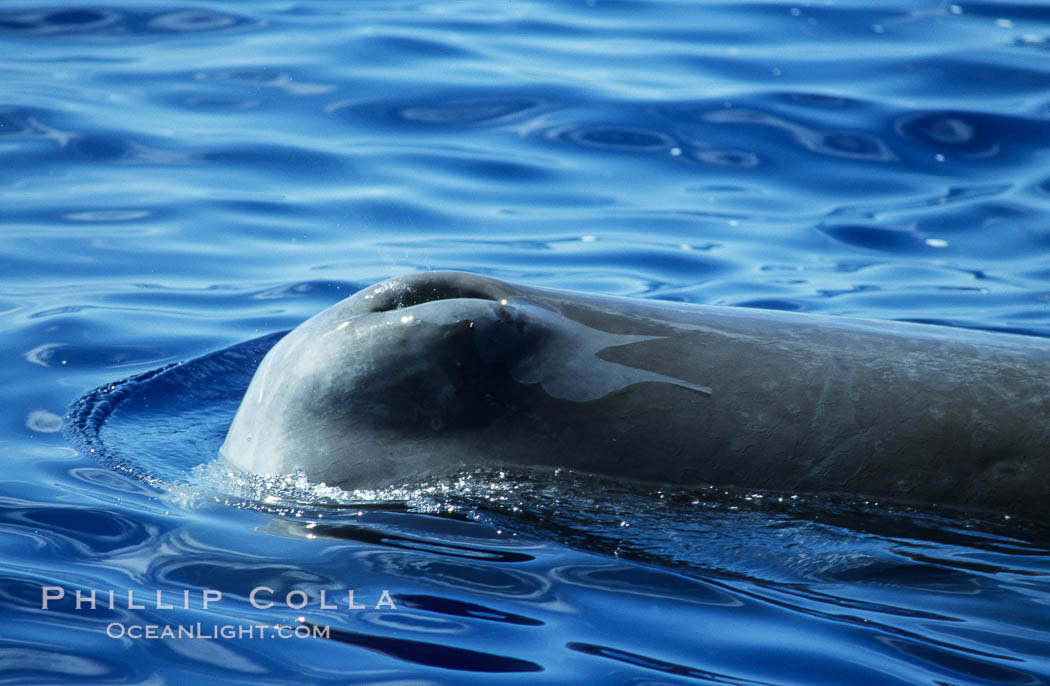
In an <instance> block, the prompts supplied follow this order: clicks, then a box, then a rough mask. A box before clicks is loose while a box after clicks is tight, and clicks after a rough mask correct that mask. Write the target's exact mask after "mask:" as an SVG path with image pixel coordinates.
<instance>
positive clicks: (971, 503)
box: [220, 272, 1050, 521]
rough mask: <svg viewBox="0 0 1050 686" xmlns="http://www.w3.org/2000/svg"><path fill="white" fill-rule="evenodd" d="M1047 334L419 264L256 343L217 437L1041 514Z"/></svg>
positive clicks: (432, 467)
mask: <svg viewBox="0 0 1050 686" xmlns="http://www.w3.org/2000/svg"><path fill="white" fill-rule="evenodd" d="M1048 418H1050V342H1048V341H1046V340H1044V339H1041V338H1035V337H1028V336H1020V335H1011V334H997V333H986V332H979V331H972V330H965V329H956V328H948V327H938V326H929V325H922V324H908V323H899V322H889V321H872V320H863V319H850V318H846V317H830V316H820V315H811V314H799V313H788V312H779V311H762V310H753V309H741V308H727V307H715V306H702V305H685V304H680V303H667V302H658V301H648V300H637V299H628V298H616V297H606V296H596V295H587V294H581V293H573V292H567V291H559V290H551V289H545V288H533V287H526V286H519V285H514V284H510V283H505V282H503V281H498V280H496V279H491V278H487V277H483V276H477V275H473V274H466V273H458V272H425V273H417V274H412V275H410V276H405V277H401V278H395V279H391V280H389V281H385V282H382V283H380V284H378V285H376V286H372V287H370V288H366V289H365V290H363V291H360V292H358V293H357V294H355V295H353V296H352V297H350V298H347V299H346V300H344V301H342V302H340V303H337V304H336V305H334V306H332V307H330V308H328V309H327V310H325V311H323V312H321V313H320V314H318V315H316V316H315V317H313V318H311V319H310V320H308V321H306V322H305V323H303V324H301V325H300V326H299V327H297V328H296V329H294V330H293V331H292V332H291V333H289V334H288V335H287V336H285V337H284V338H282V339H281V340H280V341H279V342H278V343H277V344H276V345H275V346H274V347H273V348H272V349H271V350H270V351H269V353H268V354H267V355H266V356H265V358H264V359H263V361H262V363H261V364H260V366H259V368H258V370H257V371H256V373H255V376H254V378H253V379H252V382H251V385H250V386H249V388H248V390H247V392H246V393H245V396H244V399H243V400H242V402H241V405H240V408H239V409H238V411H237V415H236V417H235V418H234V420H233V424H232V425H231V427H230V429H229V433H228V435H227V436H226V441H225V443H224V444H223V446H222V448H221V451H220V452H221V454H222V455H223V457H224V458H225V459H226V460H227V461H228V462H230V463H232V464H233V465H234V466H236V467H239V468H241V469H243V470H246V471H250V472H255V473H259V474H282V473H288V472H292V471H294V470H295V469H297V468H301V469H303V470H305V473H306V475H307V476H308V477H309V478H310V479H311V480H312V481H315V482H325V483H328V484H330V485H339V486H342V487H344V488H372V487H378V486H383V485H391V484H398V483H400V482H403V481H405V480H408V479H413V478H418V477H425V476H431V475H437V474H440V473H443V472H451V471H452V470H455V469H458V468H461V467H464V466H467V467H470V466H490V465H498V464H511V465H515V464H516V465H531V466H553V467H564V468H569V469H573V470H577V471H581V472H593V473H598V474H603V475H610V476H615V477H624V478H630V479H636V480H645V481H656V482H665V483H672V484H678V485H684V484H698V485H699V484H714V485H720V486H730V485H732V486H738V487H743V488H748V489H767V490H774V491H788V492H795V493H798V492H810V493H814V492H825V493H826V492H835V493H848V494H857V495H864V496H873V497H879V498H890V499H896V500H898V501H904V502H921V503H936V504H946V505H952V506H957V507H964V508H970V509H976V510H991V511H997V512H1003V513H1012V514H1019V515H1023V516H1027V517H1032V518H1038V519H1042V520H1044V521H1045V520H1046V518H1047V515H1048V514H1050V502H1048V501H1050V422H1048Z"/></svg>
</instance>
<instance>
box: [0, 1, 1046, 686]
mask: <svg viewBox="0 0 1050 686" xmlns="http://www.w3.org/2000/svg"><path fill="white" fill-rule="evenodd" d="M1048 65H1050V7H1047V6H1046V5H1042V4H1040V3H1034V2H959V3H957V4H951V3H937V2H911V3H907V4H893V3H875V2H871V1H870V0H868V1H867V2H861V1H857V0H846V1H843V0H822V1H821V2H805V3H802V2H685V1H673V0H668V1H662V2H661V1H659V0H652V1H649V2H641V1H635V0H578V1H576V0H550V1H548V2H540V1H530V0H514V1H513V2H503V3H477V2H466V1H455V0H439V1H434V2H428V1H415V2H408V1H405V2H400V1H397V0H389V1H385V2H372V1H368V0H362V1H357V2H336V1H334V0H305V1H304V2H273V1H269V2H267V1H259V2H234V1H231V2H196V1H192V2H191V1H183V0H173V1H172V2H169V3H164V4H161V5H158V4H156V3H151V2H128V1H121V0H117V1H116V2H113V3H109V4H106V5H87V4H75V3H60V2H55V3H50V4H48V3H23V2H19V1H18V0H13V1H12V2H8V3H5V4H4V5H3V6H0V77H2V79H0V84H2V85H0V355H2V364H0V379H2V383H0V403H2V407H3V408H4V411H3V413H0V464H2V465H3V470H2V475H0V683H4V684H32V685H42V684H67V683H91V684H151V685H152V684H186V683H216V684H286V683H289V682H296V683H340V684H342V683H353V684H366V683H367V684H390V685H393V684H398V685H408V684H449V683H472V684H476V683H482V682H483V683H505V684H518V683H548V684H583V683H596V684H633V685H636V686H641V685H643V684H686V683H714V684H740V685H743V684H747V685H755V684H777V685H787V684H807V685H811V684H931V685H933V684H938V685H947V684H952V685H955V684H1046V683H1050V533H1048V529H1047V527H1046V526H1044V523H1040V522H1027V523H1026V522H1018V521H1016V520H1013V519H1009V518H1007V517H1005V516H1004V517H996V516H988V517H984V518H980V519H975V518H971V517H965V516H962V515H959V514H955V513H952V512H948V511H943V510H936V509H931V510H914V509H907V508H902V507H899V506H892V505H888V504H885V503H875V502H864V501H849V500H841V499H840V500H833V499H828V498H821V497H817V496H813V495H811V494H787V495H785V494H764V493H751V492H743V491H735V490H723V489H714V488H711V489H692V490H688V489H671V488H660V487H657V486H653V485H639V484H635V485H632V484H624V483H613V482H606V481H603V480H601V479H596V478H591V477H584V476H581V475H575V474H572V473H571V472H564V471H559V472H556V473H545V472H539V471H537V472H526V471H522V472H516V473H513V474H510V473H505V472H491V471H490V472H484V471H467V472H464V473H463V474H462V475H460V476H458V477H457V478H454V479H451V480H445V481H436V482H433V483H423V484H404V485H398V486H397V487H394V488H390V489H387V490H383V491H374V492H357V493H345V492H340V491H336V490H335V489H328V488H321V487H318V486H317V485H313V484H310V483H308V482H307V481H306V480H305V479H303V478H302V476H301V475H289V476H285V477H274V478H269V479H264V478H259V479H247V478H243V477H235V476H232V475H230V474H228V473H226V471H225V470H224V469H223V468H222V466H221V465H219V464H217V463H216V462H215V455H216V450H217V448H218V445H219V444H220V443H221V441H222V437H223V435H224V432H225V429H226V427H227V425H228V423H229V421H230V419H232V415H233V411H234V410H235V408H236V405H237V402H238V400H239V397H240V393H241V392H243V389H244V387H245V386H246V385H247V381H248V379H249V378H250V377H251V373H252V370H253V368H254V365H255V364H256V362H257V360H258V358H259V355H261V354H262V353H263V352H264V351H265V349H266V348H267V347H268V346H269V345H271V344H272V343H273V342H274V340H276V338H275V336H279V335H280V332H283V331H286V330H288V329H291V328H292V327H294V326H295V325H296V324H298V323H299V322H301V321H303V320H304V319H306V318H307V317H309V316H311V315H312V314H314V313H316V312H318V311H319V310H321V309H323V308H324V307H326V306H328V305H330V304H332V303H334V302H336V301H338V300H340V299H342V298H344V297H346V296H348V295H350V294H351V293H353V292H355V291H356V290H358V289H359V288H362V287H364V286H366V285H369V284H370V283H372V282H374V281H378V280H380V279H383V278H387V277H390V276H395V275H399V274H404V273H407V272H412V271H419V270H430V269H462V270H468V271H473V272H477V273H482V274H488V275H492V276H496V277H499V278H504V279H508V280H514V281H520V282H524V283H528V284H533V285H540V286H553V287H560V288H568V289H576V290H582V291H588V292H595V293H609V294H616V295H629V296H637V297H641V298H651V299H666V300H675V301H683V302H697V303H710V304H721V305H731V306H739V307H758V308H773V309H784V310H795V311H803V312H820V313H824V314H832V315H854V316H864V317H871V318H876V319H893V320H908V321H922V322H930V323H937V324H941V325H945V326H955V327H969V328H980V329H989V330H995V331H1003V332H1012V333H1023V334H1029V335H1035V336H1042V337H1050V259H1048V255H1050V109H1048V108H1050V68H1048ZM180 363H181V364H180ZM173 365H174V366H173ZM158 370H163V371H158ZM253 589H256V595H255V598H254V599H255V601H256V602H255V603H254V604H253V602H252V595H251V594H252V591H253ZM258 589H262V590H258ZM349 590H353V591H354V599H353V606H354V607H351V602H350V599H349V598H348V591H349ZM78 591H80V594H81V603H80V607H79V609H78V608H77V601H76V594H77V592H78ZM322 591H325V592H326V593H327V596H326V600H324V601H322V598H321V592H322ZM92 592H94V598H95V603H94V605H95V607H94V609H92V608H91V603H90V602H89V601H88V598H89V597H90V594H91V593H92ZM110 592H112V594H113V596H112V597H113V600H112V602H111V601H110ZM129 594H130V596H129ZM59 596H62V597H61V598H59ZM45 601H46V602H47V608H46V609H45V608H44V607H43V605H44V604H45ZM266 601H272V602H273V605H272V606H267V604H266ZM168 606H170V607H168ZM330 606H334V607H330ZM358 606H361V607H358ZM148 627H154V628H153V629H148ZM187 627H188V628H187ZM226 627H230V629H226ZM165 628H168V629H171V630H172V631H173V632H174V631H178V630H180V629H181V630H186V631H188V632H196V633H195V635H194V636H193V637H190V636H188V635H186V636H183V637H182V638H179V637H177V636H176V637H174V638H173V637H170V636H166V635H163V632H164V629H165ZM149 632H154V633H155V634H156V635H155V636H150V635H149ZM224 632H233V635H232V637H230V636H227V635H225V634H224Z"/></svg>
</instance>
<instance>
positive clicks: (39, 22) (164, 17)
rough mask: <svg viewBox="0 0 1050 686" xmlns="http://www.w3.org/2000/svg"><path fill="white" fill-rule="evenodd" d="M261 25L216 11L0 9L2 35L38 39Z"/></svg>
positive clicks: (95, 38) (134, 35)
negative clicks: (42, 37)
mask: <svg viewBox="0 0 1050 686" xmlns="http://www.w3.org/2000/svg"><path fill="white" fill-rule="evenodd" d="M254 26H258V22H256V21H253V20H250V19H248V18H246V17H242V16H238V15H235V14H229V13H225V12H219V11H216V10H210V9H204V8H197V9H174V10H148V9H137V8H136V9H130V8H120V9H117V8H106V9H101V8H88V7H84V8H75V7H72V8H62V9H48V10H34V11H24V10H23V11H19V10H14V11H12V10H5V11H2V12H0V35H5V34H6V35H8V36H11V37H19V36H21V37H26V38H31V37H32V38H35V37H40V36H46V37H47V38H49V39H54V38H78V39H81V40H93V41H100V40H120V39H134V38H137V37H140V36H163V35H171V34H183V33H200V32H209V31H225V30H230V29H239V28H247V27H254Z"/></svg>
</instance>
